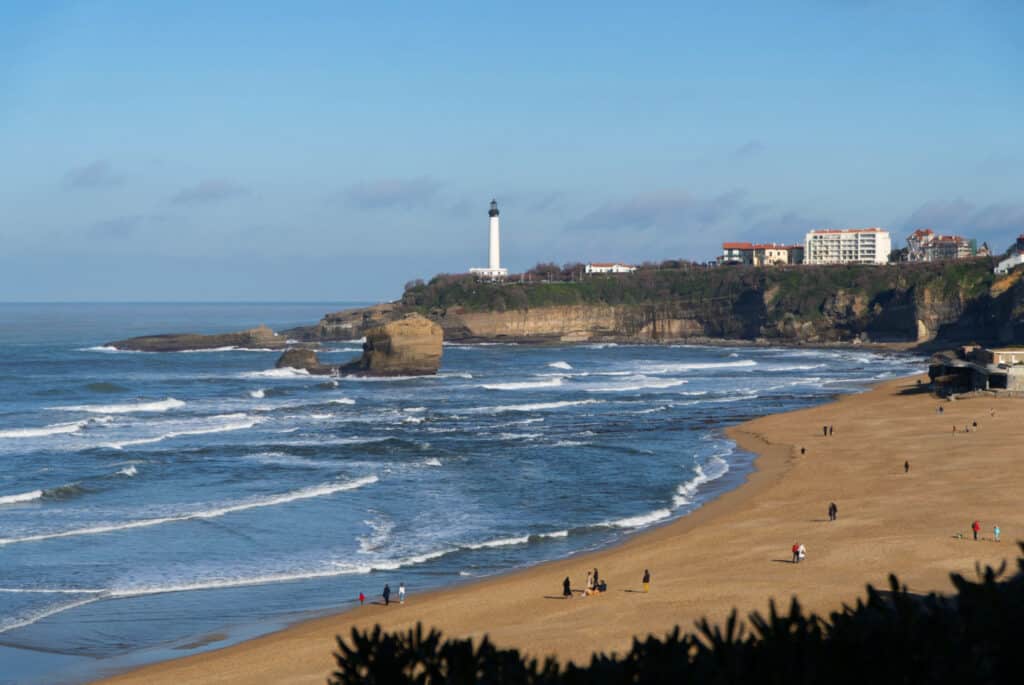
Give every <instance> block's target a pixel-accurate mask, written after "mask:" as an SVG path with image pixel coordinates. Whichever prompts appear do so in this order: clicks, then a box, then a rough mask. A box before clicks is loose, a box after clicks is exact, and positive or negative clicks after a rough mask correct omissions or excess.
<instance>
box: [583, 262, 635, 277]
mask: <svg viewBox="0 0 1024 685" xmlns="http://www.w3.org/2000/svg"><path fill="white" fill-rule="evenodd" d="M583 270H584V271H585V272H586V273H588V274H631V273H633V272H634V271H636V267H635V266H633V265H632V264H623V263H622V262H591V263H590V264H587V265H586V266H585V267H584V268H583Z"/></svg>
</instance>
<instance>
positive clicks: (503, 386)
mask: <svg viewBox="0 0 1024 685" xmlns="http://www.w3.org/2000/svg"><path fill="white" fill-rule="evenodd" d="M563 382H564V379H563V378H562V377H561V376H556V377H555V378H551V379H549V380H546V381H520V382H516V383H485V384H483V385H481V386H480V387H481V388H483V389H485V390H537V389H540V388H557V387H558V386H560V385H562V383H563Z"/></svg>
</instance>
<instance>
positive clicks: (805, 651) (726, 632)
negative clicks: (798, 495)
mask: <svg viewBox="0 0 1024 685" xmlns="http://www.w3.org/2000/svg"><path fill="white" fill-rule="evenodd" d="M1021 548H1022V550H1024V545H1022V546H1021ZM1018 565H1019V566H1020V571H1019V572H1018V574H1017V575H1016V576H1015V577H1013V578H1012V579H1009V580H1001V578H1002V575H1003V569H1000V570H999V571H996V570H993V569H991V568H986V569H985V570H984V571H980V570H979V576H980V577H979V580H978V582H971V581H968V580H966V579H965V578H963V577H962V576H960V575H956V574H954V575H953V576H952V578H953V584H954V585H955V587H956V589H957V593H956V594H955V595H953V596H950V597H941V596H938V595H935V594H932V595H928V596H927V597H923V596H920V595H914V594H911V593H909V592H908V591H907V589H906V587H901V586H900V585H899V583H898V581H897V580H896V577H895V576H890V589H889V590H888V591H884V592H883V591H880V590H877V589H875V588H873V587H871V586H870V585H869V586H868V588H867V597H866V598H865V599H861V600H859V601H858V602H857V604H856V605H855V606H853V607H850V606H845V607H844V608H843V610H842V611H837V612H833V613H832V614H831V615H830V616H829V617H828V618H827V619H825V618H822V617H820V616H818V615H816V614H808V613H805V612H804V610H803V609H802V607H801V606H800V604H799V603H798V602H797V600H796V599H794V600H793V601H792V604H791V605H790V607H789V610H788V612H784V613H780V612H779V611H777V609H776V607H775V605H774V604H772V605H771V609H770V611H769V613H768V615H767V616H763V615H761V614H759V613H753V614H750V616H749V627H747V626H746V625H744V624H742V623H741V622H740V621H739V619H738V617H737V614H736V612H735V611H733V613H732V615H731V616H730V618H729V619H728V620H727V621H726V623H725V625H724V626H712V625H710V624H709V623H708V622H707V621H704V620H702V621H699V622H698V623H697V632H696V633H687V634H683V633H681V632H680V629H679V628H678V627H677V628H676V629H675V630H673V631H672V632H671V633H669V634H668V635H666V636H665V637H664V638H661V639H659V638H656V637H653V636H652V637H648V638H646V639H644V640H642V641H641V640H634V641H633V647H632V649H631V650H630V651H629V652H628V653H626V654H624V655H623V656H621V657H609V656H606V655H604V654H595V655H594V656H593V657H592V660H591V662H590V664H589V665H586V666H576V665H573V664H570V665H568V666H566V667H564V668H563V667H560V666H559V665H558V664H557V663H555V662H554V661H553V660H550V659H549V660H547V661H545V662H543V663H540V662H538V661H536V660H527V659H524V658H523V657H522V655H520V654H519V652H518V651H517V650H514V649H498V648H496V647H494V645H492V644H491V643H490V642H489V641H488V640H487V638H484V639H483V640H482V641H481V642H480V644H479V645H477V646H474V645H473V643H472V641H470V640H457V639H448V640H444V639H443V638H442V636H441V633H439V632H438V631H436V630H431V631H430V632H429V633H427V634H424V632H423V628H422V626H417V627H416V628H415V629H411V630H409V631H407V632H399V633H384V632H382V631H381V629H380V627H379V626H378V627H376V628H374V629H373V630H369V631H359V630H356V629H353V630H352V634H351V636H350V638H349V640H348V641H343V640H342V639H341V638H340V637H339V638H338V651H337V652H335V658H336V659H337V663H338V670H337V671H335V672H334V673H333V674H332V675H331V677H330V678H329V679H328V683H329V684H331V685H342V684H350V683H351V684H354V683H379V684H382V685H383V684H388V685H392V684H393V685H402V684H405V683H408V684H412V683H417V684H420V685H441V684H442V683H443V684H451V685H455V684H460V685H461V684H466V685H468V684H470V683H494V684H496V685H497V684H504V685H527V684H529V685H548V684H551V685H554V684H556V683H557V684H559V685H583V684H584V683H587V684H597V685H602V684H605V685H612V684H613V683H614V684H616V685H618V684H619V683H622V684H625V683H713V684H716V685H717V684H719V683H721V684H725V683H755V682H756V683H778V685H802V684H804V683H806V684H811V683H827V684H829V685H832V684H845V683H850V684H851V685H852V684H854V683H856V684H857V685H863V684H869V685H875V684H878V683H956V684H957V685H964V684H966V683H990V684H996V683H1013V682H1024V680H1022V675H1024V648H1022V643H1021V639H1020V634H1021V632H1020V631H1021V626H1022V625H1024V558H1022V559H1020V560H1019V561H1018ZM1015 673H1016V674H1017V675H1016V676H1014V675H1013V674H1015Z"/></svg>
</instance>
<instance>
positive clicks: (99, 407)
mask: <svg viewBox="0 0 1024 685" xmlns="http://www.w3.org/2000/svg"><path fill="white" fill-rule="evenodd" d="M184 406H185V403H184V402H182V401H181V400H178V399H175V398H173V397H168V398H167V399H164V400H154V401H150V402H128V403H125V404H80V405H72V406H69V407H52V409H56V410H59V411H84V412H88V413H90V414H134V413H136V412H165V411H168V410H170V409H178V408H180V407H184Z"/></svg>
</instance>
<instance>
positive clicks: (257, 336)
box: [107, 326, 285, 352]
mask: <svg viewBox="0 0 1024 685" xmlns="http://www.w3.org/2000/svg"><path fill="white" fill-rule="evenodd" d="M107 345H109V346H110V347H116V348H117V349H119V350H135V351H139V352H180V351H182V350H212V349H216V348H218V347H249V348H259V349H279V348H283V347H284V346H285V337H284V336H281V335H278V334H277V333H275V332H274V331H272V330H270V329H269V328H267V327H266V326H257V327H256V328H250V329H249V330H247V331H240V332H238V333H216V334H213V335H201V334H198V333H166V334H163V335H147V336H142V337H138V338H129V339H127V340H117V341H114V342H111V343H107Z"/></svg>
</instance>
